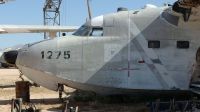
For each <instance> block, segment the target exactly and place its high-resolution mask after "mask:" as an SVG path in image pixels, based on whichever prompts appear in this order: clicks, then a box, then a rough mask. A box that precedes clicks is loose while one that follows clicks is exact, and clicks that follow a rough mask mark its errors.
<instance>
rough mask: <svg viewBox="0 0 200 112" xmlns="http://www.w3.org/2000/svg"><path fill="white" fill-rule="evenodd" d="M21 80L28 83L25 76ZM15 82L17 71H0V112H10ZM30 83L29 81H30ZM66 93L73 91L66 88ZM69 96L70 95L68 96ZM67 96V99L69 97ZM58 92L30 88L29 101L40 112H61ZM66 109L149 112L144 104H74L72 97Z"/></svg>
mask: <svg viewBox="0 0 200 112" xmlns="http://www.w3.org/2000/svg"><path fill="white" fill-rule="evenodd" d="M23 78H24V79H25V80H26V81H27V80H28V81H30V80H29V79H27V78H26V77H25V76H23ZM16 81H21V79H20V78H19V72H18V70H17V69H0V112H10V111H11V99H12V98H15V87H10V86H14V85H15V82H16ZM30 82H31V81H30ZM65 90H66V91H68V92H73V91H75V90H74V89H72V88H66V87H65ZM69 96H70V95H69ZM69 96H68V97H69ZM58 97H59V95H58V92H54V91H51V90H48V89H45V88H44V87H33V86H32V87H30V99H31V102H32V104H34V105H36V106H37V107H38V108H39V109H41V112H62V109H63V103H61V101H60V100H59V98H58ZM66 97H67V96H66ZM68 99H69V104H68V107H71V106H72V107H73V108H75V107H76V106H78V110H79V112H108V111H109V112H150V109H149V108H147V107H146V106H145V104H124V105H123V104H100V103H94V102H76V101H74V100H73V97H72V96H71V97H69V98H68ZM28 107H29V106H28V104H23V109H25V108H28Z"/></svg>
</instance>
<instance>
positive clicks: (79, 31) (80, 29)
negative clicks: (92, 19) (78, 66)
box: [72, 26, 86, 36]
mask: <svg viewBox="0 0 200 112" xmlns="http://www.w3.org/2000/svg"><path fill="white" fill-rule="evenodd" d="M85 28H86V27H85V26H81V27H80V28H79V29H78V30H76V31H75V32H74V33H73V34H72V35H76V36H78V35H80V33H82V32H83V30H84V29H85Z"/></svg>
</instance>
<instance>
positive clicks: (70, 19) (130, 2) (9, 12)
mask: <svg viewBox="0 0 200 112" xmlns="http://www.w3.org/2000/svg"><path fill="white" fill-rule="evenodd" d="M174 2H175V0H92V1H91V3H90V5H91V12H92V17H96V16H100V15H103V14H109V13H114V12H116V11H117V8H118V7H126V8H128V10H138V9H141V8H142V7H144V6H145V4H153V5H155V6H157V7H161V6H163V5H164V3H170V4H173V3H174ZM44 3H45V0H15V1H14V2H6V3H5V4H1V5H0V15H1V16H0V25H43V24H44V23H43V7H44ZM60 14H61V18H60V20H61V25H65V26H81V25H82V24H84V23H85V21H86V18H88V12H87V4H86V0H62V4H61V7H60ZM66 38H67V37H66ZM43 39H44V35H43V33H29V34H0V49H4V48H7V47H12V46H15V45H18V44H23V45H25V44H28V43H33V42H36V41H40V40H43Z"/></svg>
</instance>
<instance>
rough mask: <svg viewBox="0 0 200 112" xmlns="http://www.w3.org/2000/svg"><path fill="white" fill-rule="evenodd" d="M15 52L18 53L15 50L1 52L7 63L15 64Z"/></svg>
mask: <svg viewBox="0 0 200 112" xmlns="http://www.w3.org/2000/svg"><path fill="white" fill-rule="evenodd" d="M17 54H18V51H17V50H12V51H8V52H5V53H4V54H3V55H4V60H5V61H6V62H7V63H9V64H15V62H16V59H17Z"/></svg>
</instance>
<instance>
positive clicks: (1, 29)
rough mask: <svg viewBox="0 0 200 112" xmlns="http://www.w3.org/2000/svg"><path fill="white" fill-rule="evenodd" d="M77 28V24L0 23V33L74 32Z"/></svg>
mask: <svg viewBox="0 0 200 112" xmlns="http://www.w3.org/2000/svg"><path fill="white" fill-rule="evenodd" d="M77 29H78V26H43V25H0V34H5V33H41V32H74V31H76V30H77Z"/></svg>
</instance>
